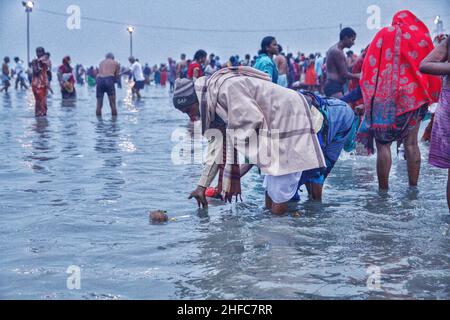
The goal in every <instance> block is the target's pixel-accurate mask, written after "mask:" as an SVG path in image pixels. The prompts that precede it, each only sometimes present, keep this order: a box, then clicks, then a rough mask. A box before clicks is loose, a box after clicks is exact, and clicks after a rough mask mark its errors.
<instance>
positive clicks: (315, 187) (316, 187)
mask: <svg viewBox="0 0 450 320" xmlns="http://www.w3.org/2000/svg"><path fill="white" fill-rule="evenodd" d="M306 189H307V190H308V195H309V197H310V198H311V200H314V201H322V191H323V185H321V184H318V183H307V184H306Z"/></svg>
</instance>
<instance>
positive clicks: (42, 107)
mask: <svg viewBox="0 0 450 320" xmlns="http://www.w3.org/2000/svg"><path fill="white" fill-rule="evenodd" d="M36 55H37V58H36V59H34V60H33V62H32V63H31V67H32V69H33V80H32V81H31V87H32V89H33V94H34V99H35V101H36V102H35V109H34V114H35V116H36V117H45V116H46V115H47V94H48V89H49V81H48V76H47V71H49V70H50V69H51V62H50V60H49V59H48V56H47V55H46V54H45V50H44V48H42V47H39V48H37V49H36Z"/></svg>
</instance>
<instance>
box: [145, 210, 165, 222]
mask: <svg viewBox="0 0 450 320" xmlns="http://www.w3.org/2000/svg"><path fill="white" fill-rule="evenodd" d="M149 216H150V221H151V222H152V223H155V224H158V223H166V222H168V221H169V216H168V215H167V211H164V210H156V211H151V212H150V214H149Z"/></svg>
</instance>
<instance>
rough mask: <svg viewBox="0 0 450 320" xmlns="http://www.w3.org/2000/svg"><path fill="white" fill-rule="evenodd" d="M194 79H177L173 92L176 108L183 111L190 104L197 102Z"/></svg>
mask: <svg viewBox="0 0 450 320" xmlns="http://www.w3.org/2000/svg"><path fill="white" fill-rule="evenodd" d="M197 102H198V99H197V95H196V94H195V87H194V81H192V80H190V79H177V80H176V81H175V90H174V93H173V105H174V106H175V108H177V109H179V110H181V111H183V110H184V109H186V108H188V107H189V106H191V105H193V104H194V103H197Z"/></svg>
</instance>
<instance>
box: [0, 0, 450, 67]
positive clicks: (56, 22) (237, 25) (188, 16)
mask: <svg viewBox="0 0 450 320" xmlns="http://www.w3.org/2000/svg"><path fill="white" fill-rule="evenodd" d="M35 2H36V10H35V11H34V12H33V13H32V14H31V48H32V52H31V55H32V56H33V55H34V48H35V47H36V46H44V47H45V48H46V50H47V51H50V52H51V53H52V58H53V60H54V63H59V62H60V60H61V59H62V57H63V56H64V55H68V54H69V55H71V57H72V60H73V62H75V63H77V62H81V63H83V64H96V63H98V61H100V60H101V59H102V57H103V56H104V54H105V53H106V52H108V51H111V52H113V53H114V54H115V55H116V58H117V59H118V60H120V61H123V62H124V61H125V60H126V58H127V57H128V54H129V35H128V33H127V31H126V25H127V24H140V25H142V26H140V27H136V32H135V34H134V53H135V56H137V57H138V58H140V61H141V62H149V63H151V64H155V63H160V62H166V60H167V57H169V56H171V57H175V58H176V59H178V57H179V54H180V53H181V52H185V53H186V54H187V55H188V57H192V56H193V54H194V52H195V51H196V50H197V49H200V48H202V49H204V50H206V51H207V52H208V53H211V52H214V53H215V54H217V55H219V56H220V57H221V60H222V61H225V60H226V59H228V58H229V56H230V55H232V54H239V55H240V56H241V57H243V56H244V55H245V54H246V53H250V54H251V55H252V56H253V55H255V54H256V52H257V50H258V48H259V45H260V42H261V39H262V38H263V37H264V36H266V35H273V36H275V37H276V38H277V40H278V42H279V43H280V44H282V45H283V47H284V48H285V51H288V50H289V51H290V52H294V53H296V52H297V51H301V52H305V53H306V54H309V53H312V52H316V51H320V52H322V53H324V52H325V51H326V50H327V49H328V47H330V46H331V45H332V44H334V43H335V42H337V40H338V34H339V24H340V23H342V24H343V26H344V27H345V26H351V27H354V29H355V30H356V32H357V33H358V38H357V40H356V46H355V47H354V48H353V50H354V51H357V52H359V51H360V50H361V49H362V48H363V47H365V46H366V45H367V44H368V43H369V42H370V41H371V39H372V38H373V36H374V35H375V33H376V31H375V30H369V29H368V28H367V26H366V21H367V19H368V17H369V14H367V12H366V11H367V8H368V6H370V5H377V6H379V7H380V9H381V23H382V25H386V24H388V23H390V21H391V19H392V16H393V14H394V13H395V12H396V11H398V10H401V9H408V10H411V11H412V12H413V13H415V14H416V15H417V16H419V17H420V18H422V19H423V21H424V22H425V23H426V24H427V26H428V27H429V28H430V31H433V30H434V28H435V26H434V25H433V20H434V19H433V17H434V16H435V15H437V14H440V15H441V16H443V21H444V27H445V28H446V31H447V32H450V10H449V9H450V0H315V1H303V0H283V1H279V0H227V1H219V0H184V1H179V0H176V1H175V0H151V1H148V0H95V1H93V0H36V1H35ZM69 5H78V6H79V7H80V9H81V29H80V30H69V29H68V28H67V27H66V20H67V17H64V16H62V15H55V14H50V13H46V12H43V11H40V10H48V11H53V12H56V13H60V14H65V13H66V9H67V7H68V6H69ZM83 17H85V19H83ZM89 18H99V19H106V20H113V21H117V22H123V24H124V25H119V24H108V23H102V22H98V21H91V20H89ZM0 21H1V23H2V27H1V28H0V56H2V57H3V56H6V55H8V56H11V57H13V56H16V55H19V56H20V57H21V58H22V59H24V60H25V59H26V14H25V12H24V10H23V8H22V5H21V1H19V0H0ZM152 26H158V27H175V28H180V29H185V28H188V29H209V30H242V31H243V32H198V31H181V30H167V29H155V28H153V27H152ZM280 29H281V30H280ZM305 29H310V30H305ZM249 30H257V32H245V31H249ZM258 30H267V31H258ZM292 30H294V31H292Z"/></svg>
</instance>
